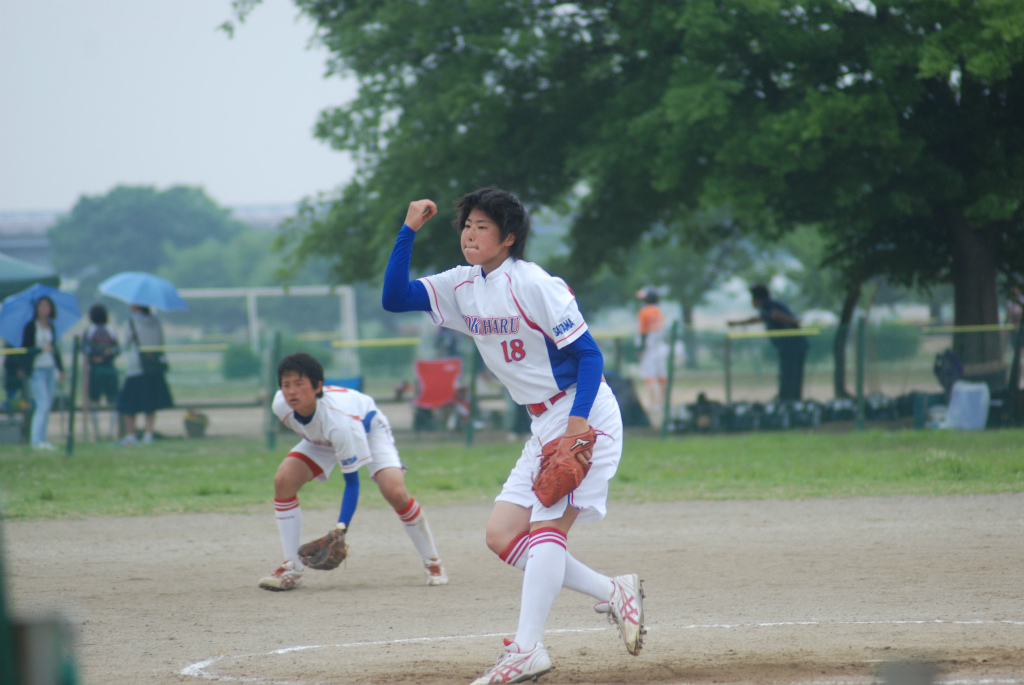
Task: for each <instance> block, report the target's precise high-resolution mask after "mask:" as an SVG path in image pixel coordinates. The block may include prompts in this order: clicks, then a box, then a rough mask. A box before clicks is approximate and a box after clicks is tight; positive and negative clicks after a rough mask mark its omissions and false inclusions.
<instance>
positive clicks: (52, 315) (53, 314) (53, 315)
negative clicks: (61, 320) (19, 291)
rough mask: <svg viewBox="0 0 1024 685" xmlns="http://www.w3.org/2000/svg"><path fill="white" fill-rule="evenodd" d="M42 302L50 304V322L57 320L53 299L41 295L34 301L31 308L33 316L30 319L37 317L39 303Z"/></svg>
mask: <svg viewBox="0 0 1024 685" xmlns="http://www.w3.org/2000/svg"><path fill="white" fill-rule="evenodd" d="M43 300H46V301H47V302H49V303H50V321H53V320H54V319H56V318H57V305H55V304H54V303H53V299H52V298H51V297H50V296H49V295H41V296H40V297H39V299H38V300H36V303H35V306H33V307H32V313H33V315H34V316H33V317H32V318H33V319H34V318H36V316H39V303H40V302H42V301H43Z"/></svg>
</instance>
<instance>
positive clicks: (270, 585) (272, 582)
mask: <svg viewBox="0 0 1024 685" xmlns="http://www.w3.org/2000/svg"><path fill="white" fill-rule="evenodd" d="M304 575H305V574H304V573H303V572H302V571H298V570H296V569H295V562H294V561H286V562H284V563H283V564H281V566H280V567H279V568H278V569H277V570H276V571H274V572H273V573H272V574H270V575H269V576H267V577H266V578H260V587H261V588H263V589H264V590H273V591H274V592H281V591H283V590H294V589H295V588H297V587H302V586H303V584H304V583H305V580H304V579H303V576H304Z"/></svg>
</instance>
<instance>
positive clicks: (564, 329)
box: [551, 319, 575, 338]
mask: <svg viewBox="0 0 1024 685" xmlns="http://www.w3.org/2000/svg"><path fill="white" fill-rule="evenodd" d="M574 325H575V324H573V322H572V319H566V320H565V321H563V322H562V323H560V324H558V325H557V326H555V327H554V328H552V329H551V332H552V333H554V336H555V337H556V338H557V337H558V336H560V335H562V334H563V333H568V332H569V331H571V330H572V329H573V326H574Z"/></svg>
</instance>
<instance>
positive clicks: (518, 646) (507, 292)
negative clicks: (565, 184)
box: [383, 188, 644, 685]
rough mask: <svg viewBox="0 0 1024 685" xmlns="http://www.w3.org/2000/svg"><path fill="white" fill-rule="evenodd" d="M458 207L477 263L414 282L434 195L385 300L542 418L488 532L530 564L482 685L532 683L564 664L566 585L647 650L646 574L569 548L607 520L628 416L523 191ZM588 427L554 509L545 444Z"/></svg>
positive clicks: (413, 217)
mask: <svg viewBox="0 0 1024 685" xmlns="http://www.w3.org/2000/svg"><path fill="white" fill-rule="evenodd" d="M455 211H456V219H455V226H456V228H457V229H459V230H460V242H461V247H462V254H463V255H464V256H465V258H466V261H467V262H468V263H469V265H468V266H457V267H455V268H452V269H449V270H447V271H444V272H442V273H439V274H434V275H432V276H426V277H424V278H421V279H418V280H416V281H410V280H409V261H410V257H411V254H412V244H413V240H414V238H415V236H416V232H417V231H419V230H420V228H422V227H423V225H424V224H425V223H426V222H427V221H429V220H430V219H431V218H432V217H433V216H434V215H436V214H437V205H436V204H435V203H434V202H433V201H431V200H426V199H424V200H416V201H414V202H412V203H410V204H409V209H408V212H407V214H406V219H405V224H404V225H403V226H402V228H401V230H400V231H399V234H398V239H397V240H396V241H395V247H394V249H393V251H392V253H391V259H390V261H389V262H388V266H387V270H386V272H385V276H384V293H383V304H384V308H385V309H386V310H388V311H392V312H404V311H424V312H428V313H429V314H430V317H431V319H432V320H433V322H434V323H435V324H437V325H438V326H444V327H446V328H451V329H453V330H455V331H459V332H460V333H464V334H466V335H468V336H470V337H471V338H472V339H473V342H474V343H476V346H477V349H478V350H479V352H480V355H481V357H482V358H483V360H484V363H485V364H486V365H487V368H488V369H489V370H490V371H491V373H493V374H494V376H495V377H496V378H497V379H498V380H500V381H501V383H502V384H503V385H504V386H505V387H506V388H507V389H508V391H509V394H510V395H511V396H512V399H513V400H514V401H515V402H517V403H519V404H522V405H524V406H526V407H527V409H528V410H529V412H530V414H531V416H532V423H531V437H530V439H529V440H528V441H527V443H526V445H525V446H524V448H523V451H522V454H521V456H520V457H519V460H518V461H517V462H516V464H515V466H514V467H513V469H512V472H511V473H510V474H509V476H508V479H507V480H506V481H505V484H504V486H503V487H502V490H501V493H499V494H498V496H497V497H496V498H495V504H494V508H493V510H492V511H491V516H490V520H489V521H488V523H487V536H486V537H487V546H488V547H489V548H490V549H491V550H492V551H493V552H494V553H495V554H497V555H498V556H499V557H500V558H501V560H502V561H504V562H505V563H507V564H509V565H511V566H515V567H516V568H518V569H520V570H523V571H524V574H523V588H522V599H521V603H520V613H519V625H518V629H517V630H516V634H515V638H514V639H513V640H511V641H509V640H507V639H506V640H505V651H504V653H503V654H502V655H501V657H500V658H499V659H498V661H497V663H496V664H495V665H494V667H492V668H491V669H490V670H488V671H487V672H485V673H484V674H483V675H482V676H481V677H480V678H478V679H477V680H475V681H474V685H476V684H480V683H512V682H522V681H525V680H529V679H532V678H536V677H537V676H539V675H541V674H544V673H547V672H548V671H550V670H551V669H552V668H553V666H552V664H551V659H550V657H549V656H548V653H547V650H546V649H545V648H544V645H543V643H542V638H543V633H544V624H545V623H546V621H547V617H548V614H549V613H550V610H551V606H552V604H553V603H554V601H555V598H556V597H557V596H558V593H559V591H560V590H561V588H562V587H563V586H564V587H568V588H570V589H573V590H576V591H578V592H581V593H584V594H587V595H590V596H591V597H593V598H595V599H596V600H597V604H596V605H595V607H594V608H595V610H596V611H598V612H599V613H604V614H607V615H608V617H609V620H611V621H612V622H613V623H615V625H616V626H617V627H618V628H619V632H620V634H621V635H622V638H623V641H624V642H625V644H626V649H627V650H628V651H629V653H630V654H633V655H637V654H638V653H639V652H640V649H641V647H642V645H643V635H644V629H643V588H642V583H641V580H640V578H639V576H638V575H637V574H635V573H627V574H624V575H619V576H615V577H611V576H607V575H604V574H601V573H598V572H597V571H595V570H593V569H591V568H590V567H588V566H586V565H585V564H583V563H582V562H580V561H579V560H577V559H576V558H575V557H573V556H572V555H571V554H570V553H569V552H568V550H567V536H568V533H569V530H570V529H571V528H572V525H573V523H575V522H576V521H581V522H583V521H592V520H600V519H602V518H603V517H604V515H605V512H606V505H607V498H608V482H609V481H610V480H611V478H612V476H614V475H615V471H616V470H617V468H618V465H619V459H620V457H621V456H622V418H621V413H620V411H619V406H618V403H617V402H616V400H615V395H613V394H612V391H611V389H610V388H609V387H608V385H607V384H606V383H605V382H604V380H603V377H602V371H603V368H604V358H603V356H602V355H601V351H600V349H599V348H598V347H597V344H596V343H595V342H594V339H593V337H592V336H591V335H590V333H589V332H588V330H587V324H586V321H585V320H584V319H583V315H582V313H581V312H580V310H579V308H578V307H577V305H576V298H575V296H574V295H573V293H572V291H571V290H570V289H569V287H568V286H567V285H566V283H565V281H563V280H562V279H561V278H558V277H555V276H551V275H550V274H548V273H547V272H546V271H544V269H542V268H541V267H539V266H538V265H536V264H534V263H532V262H528V261H525V259H524V252H525V248H526V241H527V238H528V236H529V233H530V217H529V214H528V213H527V211H526V208H525V207H524V206H523V204H522V203H521V202H520V201H519V199H518V198H516V197H515V196H514V195H512V194H511V193H508V192H506V191H503V190H498V189H495V188H484V189H480V190H477V191H474V192H472V193H469V194H468V195H465V196H463V197H462V198H460V199H459V200H458V201H457V202H456V204H455ZM588 423H589V424H590V425H591V426H593V427H594V428H595V429H596V430H597V431H598V436H599V437H598V439H597V440H596V442H595V445H594V448H593V451H592V453H591V454H590V460H591V468H590V471H589V472H588V473H587V475H586V477H585V478H584V479H583V481H582V483H581V484H580V486H579V487H578V488H577V489H576V490H575V491H573V492H572V493H570V494H569V495H567V496H566V497H563V498H562V499H561V500H560V501H558V502H556V503H555V504H554V506H551V507H545V506H544V505H542V504H541V503H540V501H539V500H538V499H537V497H536V495H535V494H534V493H533V489H532V485H533V479H534V477H535V476H536V473H537V470H538V469H539V467H540V457H541V447H542V445H543V444H544V443H546V442H548V441H550V440H553V439H555V438H558V437H560V436H562V435H575V434H578V433H581V432H583V431H584V430H586V428H587V425H588Z"/></svg>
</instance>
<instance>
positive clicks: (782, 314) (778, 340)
mask: <svg viewBox="0 0 1024 685" xmlns="http://www.w3.org/2000/svg"><path fill="white" fill-rule="evenodd" d="M750 297H751V299H752V300H753V304H754V308H755V309H757V315H756V316H752V317H750V318H748V319H740V320H738V321H729V322H728V323H729V326H745V325H747V324H752V323H759V322H764V326H765V328H767V329H768V330H770V331H773V330H783V329H793V328H800V320H799V319H797V318H796V316H795V315H794V314H793V311H792V310H791V309H790V308H789V307H787V306H786V305H785V304H783V303H782V302H779V301H777V300H773V299H772V298H771V296H770V295H769V293H768V288H767V286H765V285H763V284H761V283H758V284H757V285H755V286H754V287H752V288H751V289H750ZM771 341H772V344H773V345H775V349H776V351H777V352H778V353H779V399H780V400H800V399H801V398H802V397H803V387H804V360H805V359H806V357H807V348H808V343H807V337H806V336H802V335H786V336H773V337H772V338H771Z"/></svg>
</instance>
